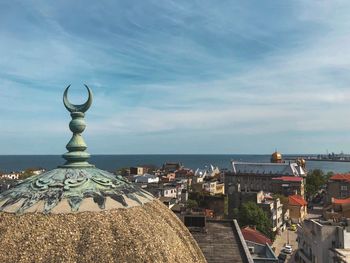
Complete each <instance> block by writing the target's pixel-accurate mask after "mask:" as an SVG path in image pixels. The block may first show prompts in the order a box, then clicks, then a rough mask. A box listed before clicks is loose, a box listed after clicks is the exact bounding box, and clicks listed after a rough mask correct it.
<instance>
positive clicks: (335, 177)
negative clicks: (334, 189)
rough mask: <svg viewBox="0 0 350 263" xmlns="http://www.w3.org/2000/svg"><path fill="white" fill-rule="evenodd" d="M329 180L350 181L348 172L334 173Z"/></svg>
mask: <svg viewBox="0 0 350 263" xmlns="http://www.w3.org/2000/svg"><path fill="white" fill-rule="evenodd" d="M329 179H330V180H335V181H348V182H350V174H335V175H333V176H332V177H331V178H329Z"/></svg>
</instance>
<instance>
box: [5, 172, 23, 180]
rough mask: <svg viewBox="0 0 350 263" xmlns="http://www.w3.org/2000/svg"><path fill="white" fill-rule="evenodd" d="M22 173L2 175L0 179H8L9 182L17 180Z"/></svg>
mask: <svg viewBox="0 0 350 263" xmlns="http://www.w3.org/2000/svg"><path fill="white" fill-rule="evenodd" d="M21 175H22V173H15V172H13V173H8V174H2V175H1V177H0V178H2V179H10V180H18V179H19V178H20V176H21Z"/></svg>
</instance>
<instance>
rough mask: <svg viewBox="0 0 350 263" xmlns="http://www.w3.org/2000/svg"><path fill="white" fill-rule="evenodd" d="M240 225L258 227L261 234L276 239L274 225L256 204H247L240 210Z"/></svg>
mask: <svg viewBox="0 0 350 263" xmlns="http://www.w3.org/2000/svg"><path fill="white" fill-rule="evenodd" d="M238 223H239V225H240V226H241V227H243V226H247V225H253V226H256V229H257V230H259V231H260V232H261V233H263V234H264V235H266V236H267V237H269V238H270V239H274V233H273V232H272V223H271V220H270V219H269V218H268V216H267V214H266V213H265V212H264V210H262V208H260V207H259V206H258V205H257V204H256V203H254V202H246V203H244V204H243V205H242V206H241V208H240V209H239V214H238Z"/></svg>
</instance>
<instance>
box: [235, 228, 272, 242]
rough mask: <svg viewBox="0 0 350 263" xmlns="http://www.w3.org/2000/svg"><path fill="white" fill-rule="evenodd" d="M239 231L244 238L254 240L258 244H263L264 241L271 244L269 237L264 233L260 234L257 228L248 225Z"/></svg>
mask: <svg viewBox="0 0 350 263" xmlns="http://www.w3.org/2000/svg"><path fill="white" fill-rule="evenodd" d="M241 232H242V235H243V237H244V239H245V240H248V241H251V242H255V243H258V244H263V245H265V244H266V243H268V244H269V245H272V241H271V239H269V238H268V237H266V236H265V235H264V234H262V233H261V232H259V231H258V230H255V229H253V228H250V227H249V226H246V227H243V228H242V229H241Z"/></svg>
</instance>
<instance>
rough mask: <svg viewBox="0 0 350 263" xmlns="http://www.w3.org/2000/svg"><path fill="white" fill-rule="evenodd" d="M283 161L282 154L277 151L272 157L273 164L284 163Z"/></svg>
mask: <svg viewBox="0 0 350 263" xmlns="http://www.w3.org/2000/svg"><path fill="white" fill-rule="evenodd" d="M282 161H283V159H282V154H281V153H279V152H277V151H275V152H274V153H273V154H272V155H271V162H272V163H280V162H282Z"/></svg>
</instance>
